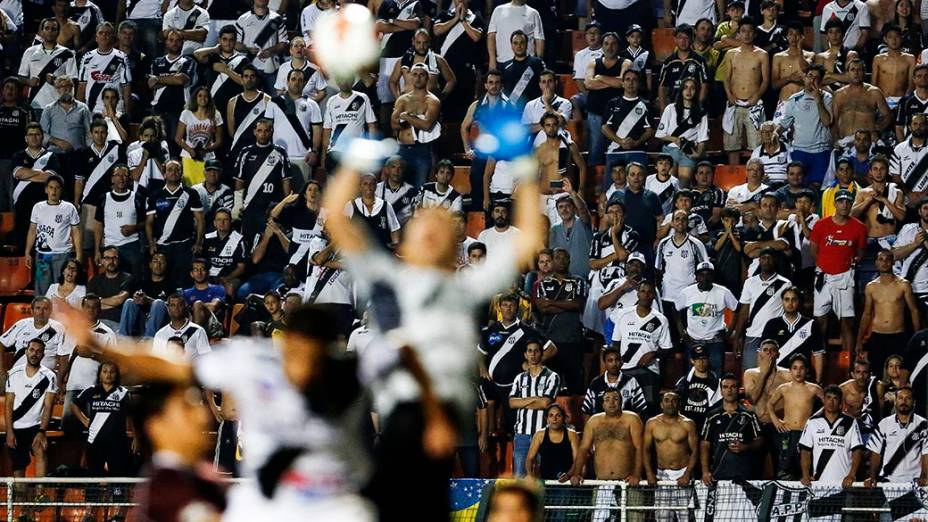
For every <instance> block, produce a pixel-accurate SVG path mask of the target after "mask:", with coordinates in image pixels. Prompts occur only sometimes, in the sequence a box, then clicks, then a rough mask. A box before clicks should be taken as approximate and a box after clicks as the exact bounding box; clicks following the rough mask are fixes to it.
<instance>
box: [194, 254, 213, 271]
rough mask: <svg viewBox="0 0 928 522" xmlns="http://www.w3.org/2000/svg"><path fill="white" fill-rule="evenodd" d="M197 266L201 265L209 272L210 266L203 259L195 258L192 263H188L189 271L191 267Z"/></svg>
mask: <svg viewBox="0 0 928 522" xmlns="http://www.w3.org/2000/svg"><path fill="white" fill-rule="evenodd" d="M197 264H200V265H203V266H204V267H206V270H209V267H210V266H211V264H210V262H209V259H206V258H203V257H195V258H194V259H193V260H192V261H190V269H191V270H192V269H193V265H197Z"/></svg>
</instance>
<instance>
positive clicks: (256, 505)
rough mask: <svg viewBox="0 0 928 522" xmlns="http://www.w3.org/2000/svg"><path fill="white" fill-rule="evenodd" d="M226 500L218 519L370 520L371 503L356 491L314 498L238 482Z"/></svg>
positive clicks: (235, 521)
mask: <svg viewBox="0 0 928 522" xmlns="http://www.w3.org/2000/svg"><path fill="white" fill-rule="evenodd" d="M228 500H229V504H228V507H226V511H225V513H224V514H223V515H222V522H254V521H255V520H275V521H293V522H304V521H309V520H325V521H326V522H374V521H375V520H377V517H376V514H375V511H374V508H373V506H372V505H371V504H370V503H368V502H367V501H366V500H364V499H363V498H361V497H360V496H357V495H349V494H344V495H340V496H334V497H321V498H315V499H300V500H299V501H297V500H296V498H292V497H291V498H289V499H278V498H274V499H273V500H272V499H268V498H265V497H264V495H262V494H261V493H260V492H259V491H258V490H257V489H256V488H255V486H253V485H250V484H239V485H237V486H235V487H234V488H232V489H231V490H229V495H228Z"/></svg>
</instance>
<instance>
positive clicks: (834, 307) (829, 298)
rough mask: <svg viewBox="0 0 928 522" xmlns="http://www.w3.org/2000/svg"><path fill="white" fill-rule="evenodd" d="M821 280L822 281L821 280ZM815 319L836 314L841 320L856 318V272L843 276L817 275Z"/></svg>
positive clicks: (817, 272)
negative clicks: (832, 313) (830, 313)
mask: <svg viewBox="0 0 928 522" xmlns="http://www.w3.org/2000/svg"><path fill="white" fill-rule="evenodd" d="M820 278H821V279H820ZM813 286H814V288H815V299H814V311H813V315H814V316H815V317H822V316H824V315H827V314H828V312H834V314H835V315H836V316H838V318H840V319H844V318H847V317H854V271H853V270H848V271H847V272H844V273H841V274H834V275H832V274H825V273H823V272H819V271H816V274H815V284H814V285H813Z"/></svg>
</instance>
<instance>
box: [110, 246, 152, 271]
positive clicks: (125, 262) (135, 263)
mask: <svg viewBox="0 0 928 522" xmlns="http://www.w3.org/2000/svg"><path fill="white" fill-rule="evenodd" d="M116 251H117V252H119V269H120V270H122V271H123V272H127V273H130V274H132V276H133V277H135V278H136V279H138V278H141V277H142V274H144V273H145V268H146V267H145V257H144V256H143V255H142V244H141V242H140V241H133V242H131V243H126V244H125V245H119V246H118V247H116Z"/></svg>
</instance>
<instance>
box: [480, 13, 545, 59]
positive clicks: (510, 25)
mask: <svg viewBox="0 0 928 522" xmlns="http://www.w3.org/2000/svg"><path fill="white" fill-rule="evenodd" d="M520 29H521V30H522V31H524V32H525V35H526V36H528V54H529V56H534V55H535V40H536V39H538V40H544V39H545V33H544V27H543V26H542V23H541V14H539V13H538V11H536V10H535V9H534V8H532V7H529V6H527V5H513V4H512V3H506V4H502V5H499V6H497V7H496V9H494V10H493V14H492V15H490V23H489V25H487V33H490V34H492V33H495V37H496V61H497V62H498V63H503V62H508V61H510V60H512V59H513V57H514V56H515V55H514V54H513V53H512V44H510V42H509V37H510V36H512V33H514V32H516V31H517V30H520Z"/></svg>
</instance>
